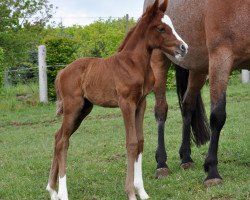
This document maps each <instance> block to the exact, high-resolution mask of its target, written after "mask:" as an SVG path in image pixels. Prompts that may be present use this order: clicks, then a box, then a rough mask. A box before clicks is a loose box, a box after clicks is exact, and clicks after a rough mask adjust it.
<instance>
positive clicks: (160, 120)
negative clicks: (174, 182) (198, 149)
mask: <svg viewBox="0 0 250 200" xmlns="http://www.w3.org/2000/svg"><path fill="white" fill-rule="evenodd" d="M169 66H170V61H169V60H168V59H167V58H166V56H165V55H164V54H163V53H162V52H161V51H160V50H154V51H153V54H152V57H151V67H152V70H153V73H154V76H155V84H154V89H153V91H154V94H155V119H156V122H157V125H158V146H157V150H156V154H155V159H156V162H157V169H156V174H155V176H156V178H161V177H164V176H167V175H169V173H170V171H169V169H168V166H167V164H166V161H167V153H166V149H165V139H164V128H165V121H166V118H167V112H168V104H167V101H166V79H167V72H168V69H169Z"/></svg>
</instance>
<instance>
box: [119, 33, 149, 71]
mask: <svg viewBox="0 0 250 200" xmlns="http://www.w3.org/2000/svg"><path fill="white" fill-rule="evenodd" d="M152 51H153V49H152V48H151V47H150V46H148V44H147V43H146V37H145V36H144V35H142V34H140V33H136V32H135V33H133V34H132V36H131V37H130V38H129V39H128V41H127V42H126V44H125V45H124V47H123V49H122V51H121V52H131V53H132V54H133V58H138V59H137V60H138V61H140V63H141V65H144V66H145V67H148V66H149V63H150V58H151V54H152Z"/></svg>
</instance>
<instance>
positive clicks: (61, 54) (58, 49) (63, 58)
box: [43, 37, 78, 100]
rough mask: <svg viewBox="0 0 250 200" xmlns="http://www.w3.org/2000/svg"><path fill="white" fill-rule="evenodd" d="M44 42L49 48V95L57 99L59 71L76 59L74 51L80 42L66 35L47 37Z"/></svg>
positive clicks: (47, 59) (47, 58)
mask: <svg viewBox="0 0 250 200" xmlns="http://www.w3.org/2000/svg"><path fill="white" fill-rule="evenodd" d="M43 43H44V44H45V45H46V49H47V56H46V61H47V65H48V70H47V74H48V95H49V98H50V99H51V100H53V99H55V88H54V82H55V78H56V75H57V72H58V71H59V70H60V69H62V68H63V67H64V66H65V65H66V64H69V63H70V62H72V61H73V60H74V59H75V57H74V53H75V52H76V50H77V48H78V44H77V42H76V41H75V40H73V39H70V38H66V37H47V38H45V39H44V41H43Z"/></svg>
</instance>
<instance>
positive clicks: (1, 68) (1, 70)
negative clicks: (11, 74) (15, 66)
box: [0, 47, 4, 88]
mask: <svg viewBox="0 0 250 200" xmlns="http://www.w3.org/2000/svg"><path fill="white" fill-rule="evenodd" d="M3 58H4V57H3V49H2V48H1V47H0V88H1V87H2V86H3V83H4V66H3Z"/></svg>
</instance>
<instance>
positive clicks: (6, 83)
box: [4, 69, 10, 87]
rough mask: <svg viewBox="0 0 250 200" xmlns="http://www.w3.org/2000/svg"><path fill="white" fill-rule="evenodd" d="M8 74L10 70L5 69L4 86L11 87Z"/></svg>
mask: <svg viewBox="0 0 250 200" xmlns="http://www.w3.org/2000/svg"><path fill="white" fill-rule="evenodd" d="M8 74H9V70H8V69H5V71H4V87H9V86H10V82H9V78H8Z"/></svg>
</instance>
